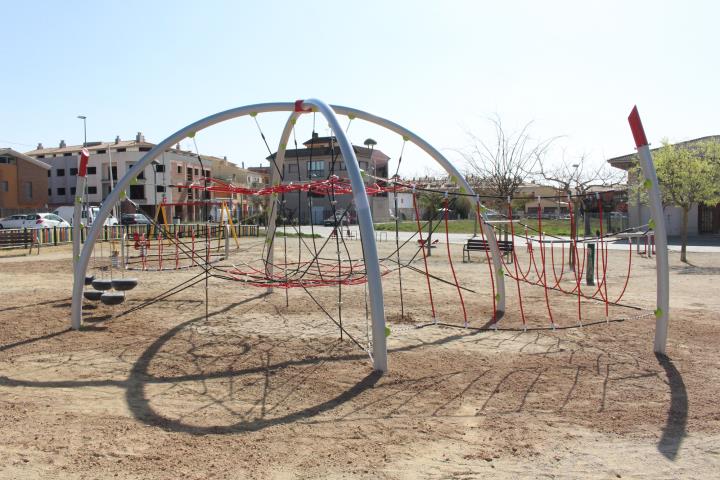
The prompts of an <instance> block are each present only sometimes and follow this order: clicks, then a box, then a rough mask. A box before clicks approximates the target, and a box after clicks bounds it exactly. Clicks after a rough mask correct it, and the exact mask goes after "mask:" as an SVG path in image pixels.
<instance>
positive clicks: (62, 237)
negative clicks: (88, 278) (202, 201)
mask: <svg viewBox="0 0 720 480" xmlns="http://www.w3.org/2000/svg"><path fill="white" fill-rule="evenodd" d="M233 228H234V229H235V234H236V235H237V236H238V237H257V236H258V235H259V234H260V233H259V228H258V226H257V225H233ZM151 229H152V226H151V225H113V226H107V225H106V226H104V227H103V230H102V233H101V236H100V240H104V241H115V240H120V239H122V238H123V234H127V235H128V236H129V237H132V236H133V235H134V234H136V233H137V234H139V235H142V234H144V235H146V236H147V237H149V236H150V233H151ZM224 230H225V227H224V226H223V225H218V224H209V225H208V224H206V223H175V224H168V225H160V226H159V227H156V228H155V229H154V231H153V232H152V233H153V235H157V234H158V233H162V234H163V236H165V237H167V236H175V234H176V233H177V235H178V237H183V236H188V235H191V232H192V231H194V232H195V235H196V236H206V235H209V236H214V237H218V236H223V235H224ZM86 236H87V227H85V226H83V227H82V228H81V229H80V241H81V242H84V241H85V238H86ZM72 241H73V234H72V227H50V228H13V229H4V230H0V249H9V248H28V246H30V245H31V244H39V245H62V244H67V243H72Z"/></svg>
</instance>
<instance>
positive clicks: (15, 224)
mask: <svg viewBox="0 0 720 480" xmlns="http://www.w3.org/2000/svg"><path fill="white" fill-rule="evenodd" d="M26 219H27V215H10V216H9V217H5V218H3V219H0V228H23V227H25V221H26Z"/></svg>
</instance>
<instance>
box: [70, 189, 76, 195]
mask: <svg viewBox="0 0 720 480" xmlns="http://www.w3.org/2000/svg"><path fill="white" fill-rule="evenodd" d="M70 195H75V187H70Z"/></svg>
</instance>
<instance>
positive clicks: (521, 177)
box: [461, 115, 556, 203]
mask: <svg viewBox="0 0 720 480" xmlns="http://www.w3.org/2000/svg"><path fill="white" fill-rule="evenodd" d="M488 120H489V121H490V123H491V124H492V126H493V128H494V129H495V138H494V140H493V141H492V142H485V141H483V140H482V139H480V138H479V137H478V136H477V135H475V134H473V133H472V132H467V135H468V136H469V137H470V139H471V141H472V147H471V148H470V151H469V152H464V153H463V152H461V154H462V155H463V157H464V158H465V161H466V162H467V164H468V167H469V172H470V173H471V174H473V177H474V178H475V179H476V180H477V181H478V182H479V183H480V185H478V186H479V187H481V190H485V191H488V192H491V194H492V195H497V196H499V197H502V198H503V199H505V198H506V197H512V196H514V195H515V193H516V192H517V190H518V187H520V185H522V184H523V183H524V182H525V180H526V179H527V178H528V176H529V175H530V174H531V172H533V171H534V170H535V165H536V164H537V163H538V162H541V161H542V160H543V158H544V156H545V154H546V153H547V151H548V148H549V147H550V145H551V144H552V143H553V142H554V141H555V140H556V137H553V138H550V139H546V140H535V139H533V138H532V137H531V136H530V133H529V131H530V127H531V126H532V122H528V123H526V124H525V126H523V127H522V128H521V129H520V130H518V131H516V132H506V131H505V128H504V127H503V124H502V121H501V120H500V117H499V116H498V115H495V116H494V117H492V118H489V119H488ZM502 202H504V200H501V201H500V202H498V203H502Z"/></svg>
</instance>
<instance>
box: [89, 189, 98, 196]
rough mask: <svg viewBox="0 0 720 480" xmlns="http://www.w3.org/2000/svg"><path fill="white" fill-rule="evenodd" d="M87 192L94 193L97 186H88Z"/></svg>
mask: <svg viewBox="0 0 720 480" xmlns="http://www.w3.org/2000/svg"><path fill="white" fill-rule="evenodd" d="M88 193H89V194H92V195H95V194H96V193H97V187H88Z"/></svg>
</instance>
